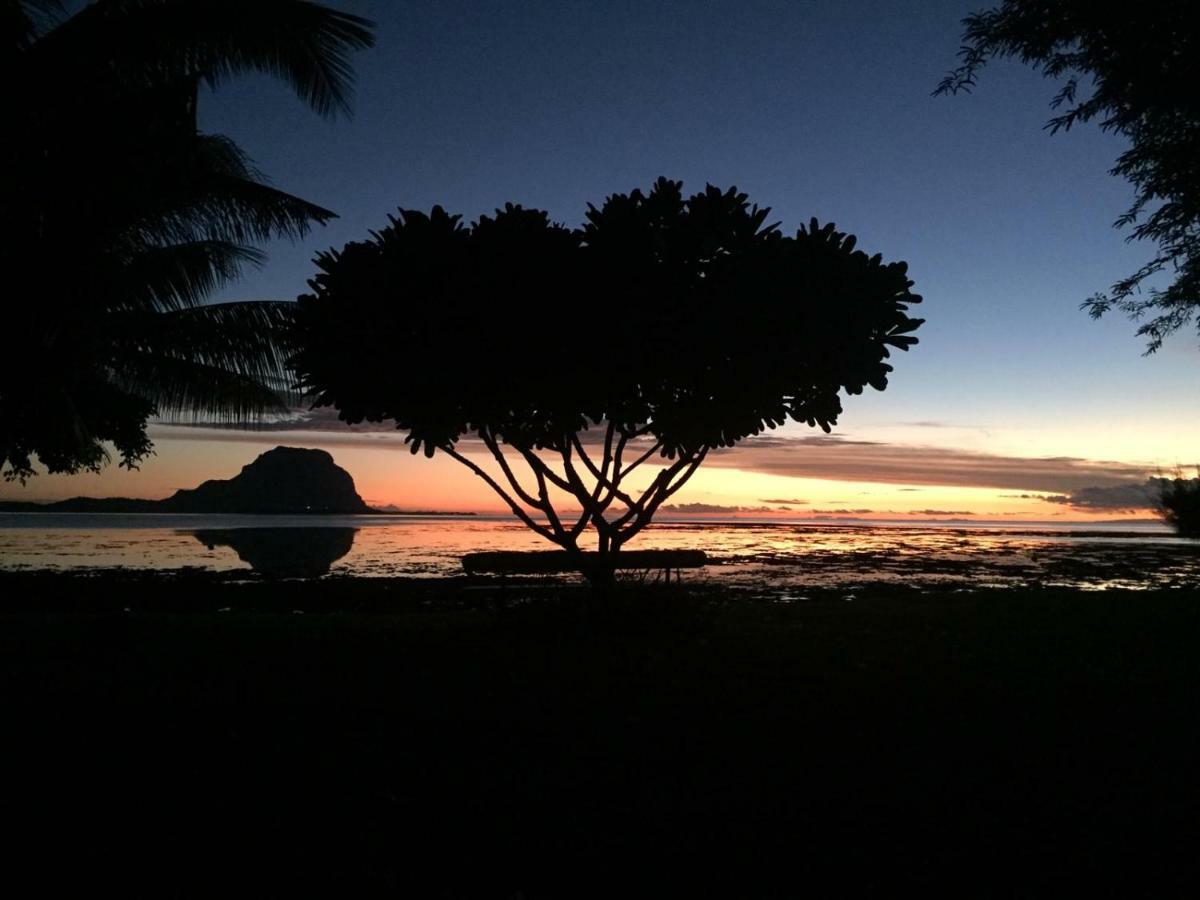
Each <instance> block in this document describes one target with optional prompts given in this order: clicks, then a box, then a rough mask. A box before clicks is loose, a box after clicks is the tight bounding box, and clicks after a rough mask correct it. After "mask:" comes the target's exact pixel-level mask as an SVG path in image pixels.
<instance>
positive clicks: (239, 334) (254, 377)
mask: <svg viewBox="0 0 1200 900" xmlns="http://www.w3.org/2000/svg"><path fill="white" fill-rule="evenodd" d="M294 314H295V304H294V303H291V302H283V301H243V302H238V303H217V304H212V305H209V306H200V307H195V308H192V309H180V310H176V311H173V312H166V313H159V312H140V311H139V312H128V313H120V314H114V315H113V316H111V317H109V322H108V327H109V328H111V329H112V331H113V335H114V337H113V340H112V351H113V355H112V357H111V359H112V362H111V364H110V369H111V373H112V374H111V378H112V380H113V381H114V383H117V384H120V385H121V386H122V387H123V388H124V389H126V390H128V391H130V392H131V393H135V394H137V395H139V396H142V397H145V398H146V399H148V400H150V401H151V402H153V403H154V404H155V406H156V407H157V409H158V411H159V415H177V414H179V413H181V412H183V411H185V410H191V411H192V412H193V413H194V414H204V415H207V416H215V417H217V418H219V419H221V420H223V421H230V422H235V423H244V422H245V421H247V420H248V419H252V418H254V417H257V416H260V415H261V414H263V413H264V412H273V411H282V410H284V409H286V408H287V407H288V405H289V403H295V402H296V399H297V398H296V397H295V395H294V392H293V391H292V390H291V373H290V370H289V369H288V366H287V359H288V357H289V355H290V354H291V352H292V347H291V345H290V341H289V334H290V331H291V325H292V322H293V318H294Z"/></svg>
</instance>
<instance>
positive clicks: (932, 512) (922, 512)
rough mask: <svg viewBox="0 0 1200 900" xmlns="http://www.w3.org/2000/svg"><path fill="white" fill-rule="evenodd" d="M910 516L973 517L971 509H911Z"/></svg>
mask: <svg viewBox="0 0 1200 900" xmlns="http://www.w3.org/2000/svg"><path fill="white" fill-rule="evenodd" d="M908 514H909V515H910V516H973V515H975V513H973V512H971V510H969V509H910V510H909V511H908Z"/></svg>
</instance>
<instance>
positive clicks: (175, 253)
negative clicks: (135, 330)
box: [106, 240, 265, 312]
mask: <svg viewBox="0 0 1200 900" xmlns="http://www.w3.org/2000/svg"><path fill="white" fill-rule="evenodd" d="M264 258H265V254H263V253H262V251H260V250H256V249H255V248H253V247H244V246H241V245H239V244H233V243H230V242H228V241H212V240H202V241H191V242H188V243H183V244H172V245H170V246H167V247H148V248H143V249H140V250H138V251H137V252H136V253H135V254H134V255H133V257H132V259H130V260H129V261H128V262H126V263H125V264H124V265H122V266H121V268H120V270H119V272H118V273H117V275H116V277H115V279H114V283H113V285H112V287H111V289H110V291H109V292H108V294H109V297H110V298H111V299H110V300H109V301H107V303H106V305H107V306H108V307H109V308H110V309H114V310H156V311H159V312H170V311H172V310H181V309H188V308H191V307H198V306H199V305H200V304H201V303H202V302H203V301H204V299H205V298H206V297H208V295H209V294H211V293H212V292H213V291H215V290H218V289H220V288H222V287H224V286H225V285H227V284H229V283H230V282H231V281H233V280H234V279H235V278H237V277H238V275H239V274H240V273H241V271H242V269H243V268H244V267H245V266H246V265H260V264H261V263H262V261H263V260H264Z"/></svg>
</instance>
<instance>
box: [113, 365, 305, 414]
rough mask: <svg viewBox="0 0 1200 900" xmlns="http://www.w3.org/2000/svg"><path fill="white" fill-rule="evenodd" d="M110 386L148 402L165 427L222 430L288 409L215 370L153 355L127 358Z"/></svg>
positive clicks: (267, 391) (244, 380) (271, 394)
mask: <svg viewBox="0 0 1200 900" xmlns="http://www.w3.org/2000/svg"><path fill="white" fill-rule="evenodd" d="M112 383H113V384H114V385H117V386H119V387H120V388H121V389H123V390H126V391H128V392H129V393H130V394H133V395H135V396H138V397H141V398H143V399H145V400H147V401H149V402H150V403H151V404H152V405H153V407H154V410H155V415H157V416H158V417H159V418H162V419H167V420H169V421H171V420H174V421H178V420H180V419H185V418H189V417H190V418H191V419H192V421H200V420H204V421H208V422H214V423H220V424H222V425H252V424H253V423H254V422H256V421H258V420H260V419H261V418H262V416H263V415H264V414H266V413H283V412H286V411H287V410H288V409H289V404H288V403H287V402H286V400H285V399H284V397H283V396H281V394H280V392H279V391H276V390H273V389H272V388H271V386H270V385H267V384H263V383H262V382H261V381H258V380H257V379H254V378H251V377H248V376H246V375H241V374H238V373H237V372H231V371H229V370H227V369H223V368H221V367H220V366H212V365H205V364H204V363H200V362H196V361H195V360H190V359H181V358H179V357H175V356H163V355H157V354H153V353H148V352H147V353H141V354H136V355H130V356H129V357H127V358H125V359H124V360H122V366H121V370H120V371H119V372H114V373H113V377H112Z"/></svg>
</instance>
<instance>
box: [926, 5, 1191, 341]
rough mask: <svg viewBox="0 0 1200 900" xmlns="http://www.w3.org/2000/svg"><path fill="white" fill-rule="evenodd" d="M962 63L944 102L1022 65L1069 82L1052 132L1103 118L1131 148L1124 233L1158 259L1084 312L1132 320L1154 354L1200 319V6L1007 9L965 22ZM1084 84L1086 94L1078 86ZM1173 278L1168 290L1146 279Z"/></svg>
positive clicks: (1121, 164)
mask: <svg viewBox="0 0 1200 900" xmlns="http://www.w3.org/2000/svg"><path fill="white" fill-rule="evenodd" d="M963 24H964V26H965V28H966V30H965V34H964V42H965V45H964V46H963V48H962V49H961V51H960V52H959V57H960V59H961V65H960V66H959V67H958V68H957V69H955V70H954V71H952V72H951V73H950V74H948V75H947V76H946V77H945V79H943V80H942V82H941V84H940V85H939V86H938V89H937V91H936V92H935V93H939V94H943V93H951V94H953V93H957V92H959V91H969V90H970V89H971V88H972V87H974V85H975V81H976V76H977V75H978V73H979V70H980V69H981V68H983V66H984V65H985V64H986V63H987V62H988V60H990V59H992V58H994V57H1017V58H1019V59H1020V60H1021V61H1022V62H1025V63H1028V64H1029V65H1032V66H1034V67H1036V68H1038V69H1040V70H1041V72H1042V73H1043V74H1045V75H1046V76H1048V77H1051V78H1065V79H1066V80H1065V81H1064V82H1063V84H1062V87H1061V88H1060V89H1059V90H1058V92H1057V93H1056V94H1055V96H1054V98H1053V100H1052V101H1051V107H1052V108H1055V109H1063V110H1065V111H1064V112H1062V113H1061V114H1059V115H1056V116H1055V117H1054V118H1052V119H1051V120H1050V122H1049V123H1048V124H1047V128H1049V129H1050V131H1051V132H1056V131H1059V130H1066V129H1068V128H1070V127H1071V126H1073V125H1075V124H1076V123H1078V122H1088V121H1091V120H1093V119H1095V120H1098V121H1099V123H1100V127H1101V128H1102V129H1103V130H1104V131H1109V132H1113V133H1116V134H1119V135H1121V136H1123V137H1125V138H1127V139H1128V140H1129V144H1130V146H1129V149H1128V150H1126V151H1125V152H1124V153H1122V154H1121V155H1120V157H1118V159H1117V163H1116V166H1115V167H1114V168H1113V169H1112V174H1114V175H1119V176H1122V177H1124V178H1127V179H1128V180H1129V181H1130V182H1131V183H1132V184H1133V186H1134V189H1135V190H1136V195H1135V200H1134V202H1133V205H1132V206H1131V207H1130V208H1129V209H1128V211H1126V212H1125V213H1124V214H1123V215H1122V216H1121V217H1120V218H1119V219H1117V222H1116V224H1117V226H1118V227H1123V226H1133V230H1132V231H1131V232H1130V239H1131V240H1132V239H1138V240H1150V241H1154V242H1156V243H1157V245H1158V252H1157V255H1156V256H1155V257H1154V259H1152V260H1151V261H1150V262H1148V263H1146V264H1145V265H1144V266H1142V267H1141V268H1140V269H1138V270H1137V271H1136V272H1134V273H1133V274H1132V275H1130V276H1129V277H1128V278H1125V279H1123V280H1121V281H1118V282H1117V283H1116V284H1114V285H1113V286H1112V288H1111V289H1110V290H1109V292H1108V293H1107V294H1096V295H1095V296H1093V297H1092V298H1091V299H1090V300H1087V301H1086V302H1085V303H1084V304H1083V305H1084V307H1085V308H1086V309H1088V310H1089V311H1090V312H1091V314H1092V316H1093V317H1099V316H1101V315H1103V314H1104V313H1105V312H1107V311H1108V310H1110V309H1113V308H1116V309H1118V310H1120V311H1122V312H1124V313H1126V314H1128V315H1129V316H1130V317H1131V318H1133V319H1141V318H1143V317H1145V316H1151V318H1150V319H1149V320H1148V321H1146V322H1144V323H1143V324H1142V325H1141V327H1140V328H1139V329H1138V334H1139V335H1141V336H1144V337H1146V338H1147V339H1148V349H1147V353H1152V352H1154V351H1155V350H1157V349H1158V348H1159V347H1160V346H1161V345H1162V341H1163V339H1164V338H1165V337H1166V336H1167V335H1169V334H1171V333H1172V332H1174V331H1176V330H1178V329H1179V328H1181V327H1182V326H1184V325H1185V324H1187V323H1188V322H1190V321H1191V320H1192V319H1193V318H1195V317H1196V315H1197V311H1198V310H1200V164H1198V163H1197V160H1200V88H1197V85H1200V7H1197V4H1196V3H1195V2H1194V0H1147V2H1143V3H1097V2H1094V0H1056V2H1053V3H1046V2H1044V0H1004V2H1003V3H1000V4H999V5H998V6H996V7H995V8H993V9H990V10H988V11H986V12H980V13H975V14H973V15H971V16H968V17H967V18H966V19H964V20H963ZM1081 80H1086V82H1087V84H1085V85H1081ZM1160 272H1170V273H1171V275H1172V277H1173V278H1174V280H1173V281H1172V282H1171V283H1170V285H1169V286H1167V287H1165V288H1159V287H1157V286H1148V287H1147V289H1146V290H1145V292H1144V293H1143V290H1142V288H1143V284H1144V283H1145V282H1146V281H1147V279H1149V278H1151V276H1154V275H1156V274H1158V273H1160Z"/></svg>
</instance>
